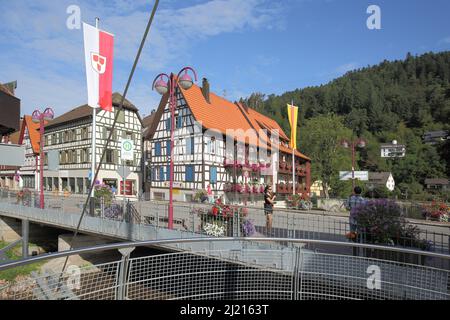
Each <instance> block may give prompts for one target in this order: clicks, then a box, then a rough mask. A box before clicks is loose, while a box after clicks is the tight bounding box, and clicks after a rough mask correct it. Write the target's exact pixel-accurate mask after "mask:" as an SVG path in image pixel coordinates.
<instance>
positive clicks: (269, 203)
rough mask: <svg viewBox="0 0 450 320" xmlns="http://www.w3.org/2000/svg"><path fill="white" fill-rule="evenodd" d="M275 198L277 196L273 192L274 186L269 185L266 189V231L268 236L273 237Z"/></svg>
mask: <svg viewBox="0 0 450 320" xmlns="http://www.w3.org/2000/svg"><path fill="white" fill-rule="evenodd" d="M275 198H276V196H275V195H274V194H273V192H272V186H270V185H267V186H266V188H265V189H264V213H265V215H266V230H267V235H268V236H271V235H272V215H273V205H274V204H275Z"/></svg>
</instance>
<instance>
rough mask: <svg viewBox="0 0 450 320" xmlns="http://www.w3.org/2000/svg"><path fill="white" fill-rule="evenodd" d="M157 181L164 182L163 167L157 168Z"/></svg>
mask: <svg viewBox="0 0 450 320" xmlns="http://www.w3.org/2000/svg"><path fill="white" fill-rule="evenodd" d="M159 181H164V167H160V168H159Z"/></svg>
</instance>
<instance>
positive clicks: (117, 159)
mask: <svg viewBox="0 0 450 320" xmlns="http://www.w3.org/2000/svg"><path fill="white" fill-rule="evenodd" d="M113 163H114V164H119V150H114V158H113Z"/></svg>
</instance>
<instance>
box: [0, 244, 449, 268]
mask: <svg viewBox="0 0 450 320" xmlns="http://www.w3.org/2000/svg"><path fill="white" fill-rule="evenodd" d="M209 241H215V242H229V241H244V242H252V241H259V242H289V243H302V244H323V245H332V246H339V247H348V246H350V247H354V248H365V249H378V250H384V251H391V252H399V253H407V254H415V255H419V256H427V257H434V258H441V259H445V260H449V261H450V255H448V254H442V253H436V252H429V251H421V250H413V249H405V248H399V247H390V246H380V245H374V244H364V243H354V242H339V241H327V240H313V239H290V238H251V237H248V238H247V237H246V238H230V237H228V238H215V237H208V238H205V237H201V238H184V239H165V240H147V241H137V242H121V243H113V244H103V245H98V246H93V247H86V248H78V249H72V250H67V251H62V252H57V253H49V254H43V255H39V256H34V257H31V258H28V259H21V260H16V261H12V262H7V263H3V264H0V271H3V270H7V269H11V268H15V267H20V266H25V265H28V264H32V263H35V262H40V261H43V260H48V259H56V258H63V257H68V256H72V255H76V254H86V253H95V252H101V251H106V250H118V249H125V248H131V247H145V246H158V245H159V246H161V245H170V244H181V243H197V242H209Z"/></svg>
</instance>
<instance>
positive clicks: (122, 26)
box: [0, 0, 283, 113]
mask: <svg viewBox="0 0 450 320" xmlns="http://www.w3.org/2000/svg"><path fill="white" fill-rule="evenodd" d="M153 3H154V2H153V1H150V0H108V1H96V2H92V1H87V0H78V1H77V0H61V1H48V0H40V1H34V2H29V1H25V0H15V1H12V2H10V3H9V4H8V6H7V7H6V8H4V9H3V10H2V11H0V20H1V21H2V32H1V33H0V49H1V50H0V59H1V60H2V61H8V66H7V68H2V69H1V70H0V81H3V82H6V81H10V80H18V90H17V94H18V96H19V97H20V98H21V99H22V102H23V103H22V110H23V112H22V113H24V112H27V113H29V112H30V110H31V111H32V110H34V108H36V107H37V106H47V105H50V106H53V107H54V108H55V110H56V111H57V113H62V112H64V111H67V110H68V109H69V108H72V107H75V106H77V105H79V104H82V103H83V102H84V101H83V100H84V99H85V97H86V92H85V91H86V88H85V82H84V81H85V80H84V60H83V59H84V58H83V36H82V31H81V30H69V29H67V28H66V20H67V18H68V14H67V13H66V9H67V7H68V6H69V5H72V4H75V5H79V6H80V8H81V14H82V20H83V21H86V22H91V23H93V22H94V18H95V17H96V16H97V15H100V16H101V18H102V19H101V24H100V27H101V28H103V29H105V30H108V31H110V32H112V33H114V34H115V35H116V40H115V41H116V43H115V60H116V70H115V75H114V77H115V80H114V83H115V88H120V89H119V91H122V90H123V85H124V84H125V80H126V78H127V77H128V73H129V70H130V68H131V66H132V63H133V61H134V58H135V55H136V51H137V48H138V46H139V43H140V41H141V38H142V35H143V32H144V30H145V26H146V24H147V20H148V18H149V15H150V12H151V9H152V7H153ZM183 5H184V4H183ZM176 6H177V7H176ZM281 10H282V6H281V5H280V4H273V3H272V2H271V1H269V0H247V1H241V0H209V1H202V2H199V1H194V2H190V4H189V5H184V6H183V7H180V3H179V2H176V1H168V2H162V1H161V4H160V9H159V10H158V12H157V13H156V16H155V21H154V24H153V26H152V29H151V31H150V34H149V38H148V42H147V43H146V46H145V48H144V51H143V54H142V56H141V60H140V63H139V65H138V69H137V71H136V75H135V79H134V80H133V83H132V85H131V88H130V92H129V95H128V97H129V99H130V100H131V101H133V102H134V103H135V104H136V105H137V106H139V107H141V109H143V112H144V113H145V111H144V110H146V109H149V110H150V109H152V108H154V107H155V106H156V105H157V103H158V100H157V98H155V97H156V96H155V95H154V94H153V93H152V92H151V88H150V85H151V81H152V80H153V79H150V78H151V77H150V75H153V74H154V73H155V72H159V71H163V70H164V71H166V69H167V68H169V67H171V66H173V64H175V65H178V64H179V63H181V64H186V63H188V62H189V60H190V52H191V49H192V47H193V45H195V43H198V42H199V41H204V40H206V39H208V38H210V37H216V36H219V35H221V34H224V33H231V32H244V31H248V30H260V29H264V28H267V29H273V28H282V26H283V19H282V18H281V14H280V13H281ZM264 59H265V57H263V56H261V59H260V60H261V63H262V64H264V63H269V64H270V63H273V61H269V60H270V59H269V60H267V58H266V60H264ZM169 71H170V70H169ZM115 91H117V89H116V90H115ZM147 113H148V112H147Z"/></svg>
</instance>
